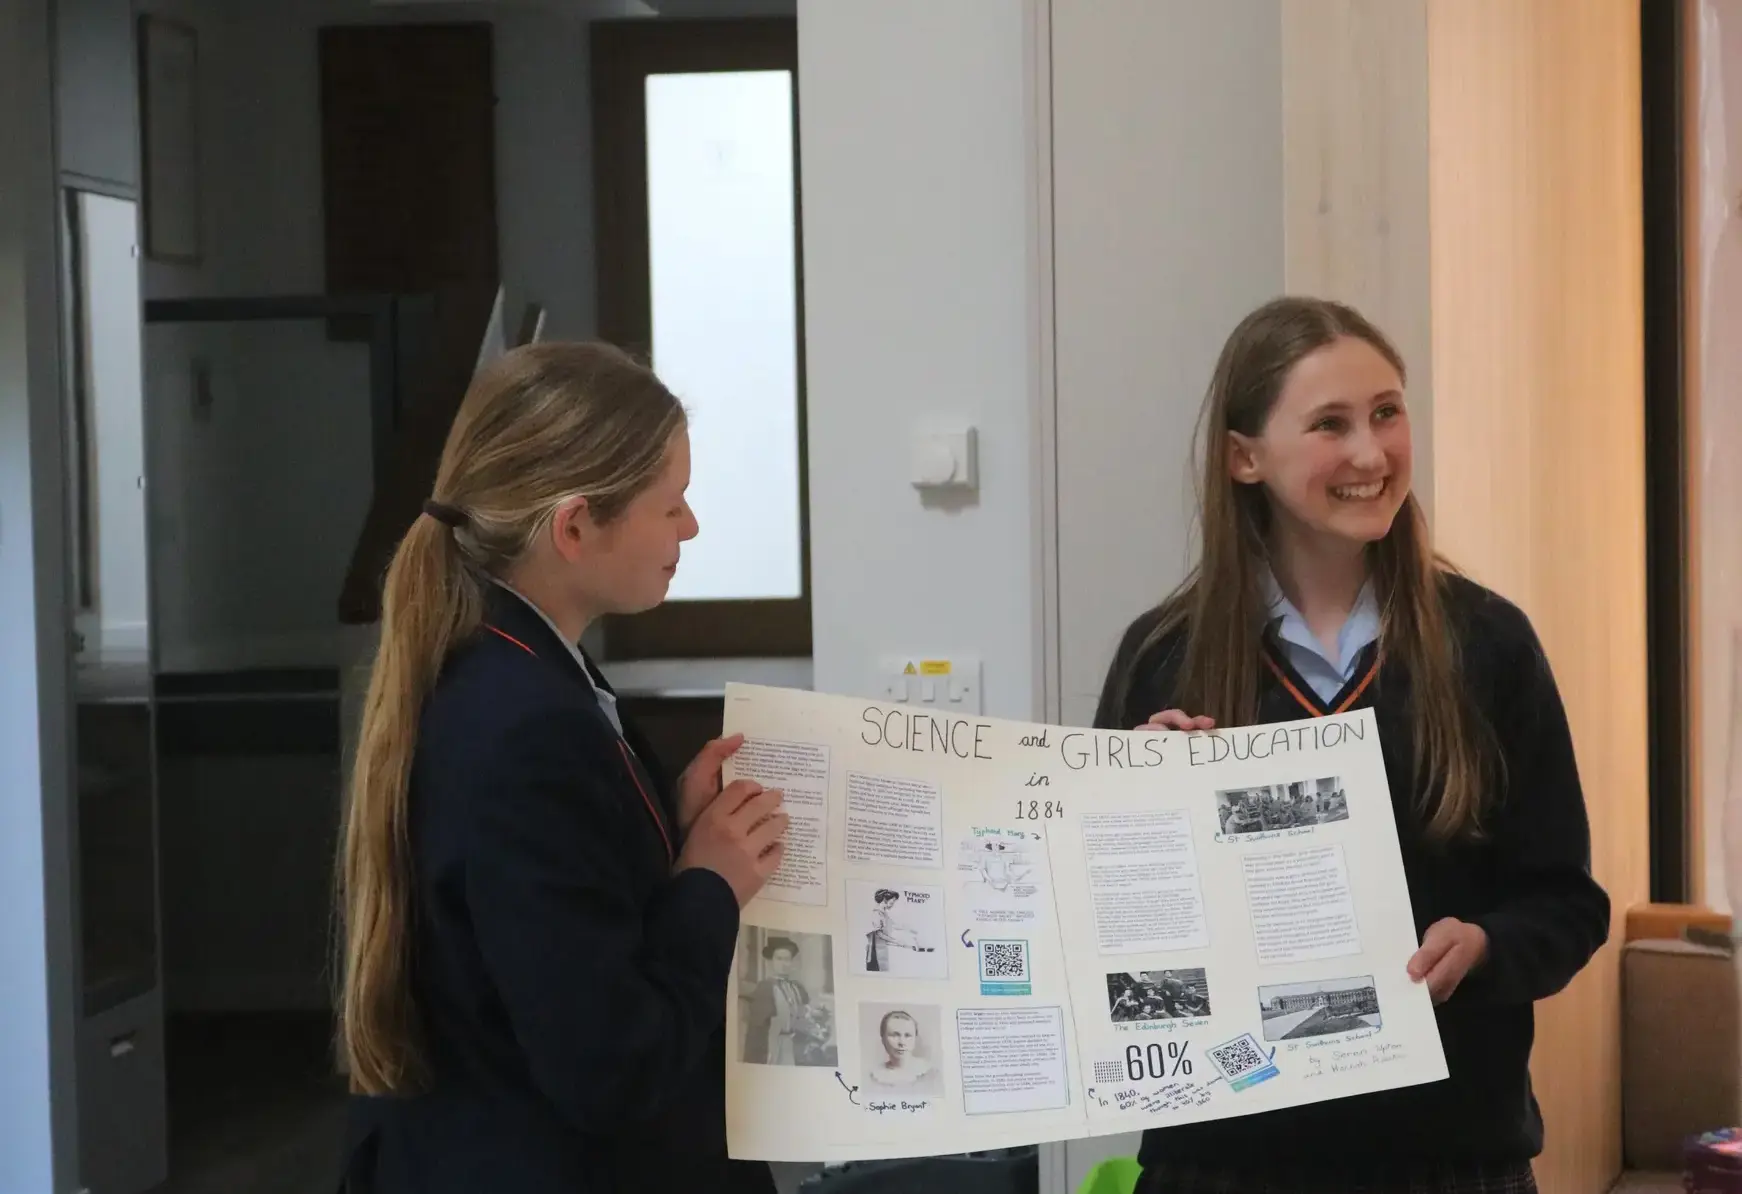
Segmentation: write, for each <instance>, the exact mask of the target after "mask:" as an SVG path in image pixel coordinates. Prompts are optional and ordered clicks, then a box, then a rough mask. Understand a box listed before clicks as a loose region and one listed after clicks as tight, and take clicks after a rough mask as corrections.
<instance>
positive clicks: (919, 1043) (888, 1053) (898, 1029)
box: [859, 1003, 944, 1098]
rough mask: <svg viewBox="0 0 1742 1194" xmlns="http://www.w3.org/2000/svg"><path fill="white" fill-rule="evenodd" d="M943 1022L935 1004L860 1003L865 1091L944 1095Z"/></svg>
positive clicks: (902, 1094) (901, 1094) (861, 1049)
mask: <svg viewBox="0 0 1742 1194" xmlns="http://www.w3.org/2000/svg"><path fill="white" fill-rule="evenodd" d="M942 1024H943V1017H942V1015H941V1014H940V1013H939V1012H938V1009H937V1007H936V1006H935V1005H933V1004H926V1003H861V1004H860V1005H859V1055H860V1056H861V1057H863V1058H864V1059H865V1083H866V1089H867V1092H868V1093H870V1094H872V1095H875V1094H876V1093H877V1092H878V1091H885V1092H893V1093H896V1094H899V1095H900V1096H901V1097H903V1098H906V1097H909V1096H913V1095H941V1094H943V1092H944V1079H943V1057H942V1055H941V1053H940V1050H941V1049H942V1048H943V1040H944V1038H943V1030H942V1027H941V1025H942Z"/></svg>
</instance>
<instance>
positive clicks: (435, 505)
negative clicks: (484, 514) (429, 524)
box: [423, 498, 471, 531]
mask: <svg viewBox="0 0 1742 1194" xmlns="http://www.w3.org/2000/svg"><path fill="white" fill-rule="evenodd" d="M423 512H424V513H425V514H427V515H429V516H430V517H431V518H433V519H435V520H436V521H437V522H439V523H441V524H443V525H444V526H447V527H451V528H452V529H454V530H456V531H457V530H459V529H460V528H461V527H463V526H465V525H466V523H467V522H469V521H471V520H470V519H468V518H467V517H466V512H465V511H464V510H462V509H460V508H459V507H458V506H450V505H448V504H447V503H446V502H438V501H436V500H435V499H433V498H431V499H430V500H429V501H427V502H425V503H424V504H423Z"/></svg>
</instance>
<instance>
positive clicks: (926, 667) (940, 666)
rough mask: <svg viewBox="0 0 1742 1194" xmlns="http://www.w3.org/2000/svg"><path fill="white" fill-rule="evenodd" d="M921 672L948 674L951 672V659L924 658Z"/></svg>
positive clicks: (923, 674) (939, 674) (928, 674)
mask: <svg viewBox="0 0 1742 1194" xmlns="http://www.w3.org/2000/svg"><path fill="white" fill-rule="evenodd" d="M919 674H920V675H922V676H947V675H949V674H950V661H949V660H947V659H922V660H920V664H919Z"/></svg>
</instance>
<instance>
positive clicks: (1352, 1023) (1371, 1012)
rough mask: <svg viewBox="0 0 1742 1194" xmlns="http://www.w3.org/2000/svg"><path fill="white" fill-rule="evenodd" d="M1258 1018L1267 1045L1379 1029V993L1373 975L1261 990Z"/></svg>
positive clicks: (1329, 979) (1287, 984)
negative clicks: (1364, 1029) (1310, 1037)
mask: <svg viewBox="0 0 1742 1194" xmlns="http://www.w3.org/2000/svg"><path fill="white" fill-rule="evenodd" d="M1258 1015H1259V1018H1260V1019H1261V1020H1262V1021H1263V1024H1264V1039H1265V1040H1267V1041H1297V1040H1300V1039H1302V1038H1303V1037H1309V1036H1331V1035H1333V1034H1335V1033H1339V1032H1354V1031H1355V1030H1357V1029H1361V1028H1378V1027H1379V1026H1380V1018H1379V992H1378V991H1377V990H1376V989H1375V988H1374V986H1373V976H1372V975H1371V974H1366V975H1362V976H1360V977H1359V978H1327V979H1320V980H1318V981H1316V982H1307V983H1277V984H1276V985H1275V986H1270V987H1259V988H1258Z"/></svg>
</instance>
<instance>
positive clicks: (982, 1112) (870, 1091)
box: [725, 685, 1446, 1161]
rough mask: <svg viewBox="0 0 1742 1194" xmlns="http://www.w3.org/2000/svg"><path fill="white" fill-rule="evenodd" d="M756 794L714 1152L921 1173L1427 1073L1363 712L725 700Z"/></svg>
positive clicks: (765, 695) (735, 690)
mask: <svg viewBox="0 0 1742 1194" xmlns="http://www.w3.org/2000/svg"><path fill="white" fill-rule="evenodd" d="M725 731H726V733H728V734H731V733H739V732H742V733H743V734H745V735H746V737H747V741H746V743H745V745H744V746H743V747H742V748H741V749H740V751H739V753H738V755H737V757H736V758H735V759H734V760H733V761H732V764H731V766H730V767H729V768H728V771H727V778H728V779H731V778H737V777H748V778H752V779H756V780H758V781H760V782H762V783H764V784H765V785H767V786H770V787H780V788H782V789H783V790H784V791H785V792H786V805H787V809H788V811H789V812H790V813H791V814H792V828H791V830H790V832H789V834H788V845H787V855H786V858H785V859H784V861H783V863H782V866H781V870H780V872H779V873H778V874H777V876H776V877H775V879H774V881H772V882H770V883H769V884H768V886H767V887H765V888H764V889H763V892H762V894H761V895H759V896H758V897H757V898H756V899H755V900H754V901H752V902H751V904H750V905H749V906H748V907H747V908H746V909H745V910H744V915H743V928H742V929H741V931H740V940H739V956H738V965H737V967H736V968H735V970H734V975H733V980H732V987H731V991H730V994H729V998H728V1000H727V1017H726V1019H727V1032H728V1056H727V1065H726V1127H727V1137H728V1147H729V1151H730V1152H731V1155H732V1156H734V1157H738V1158H744V1159H759V1160H771V1161H830V1160H851V1159H858V1158H873V1157H905V1156H930V1155H940V1154H947V1153H960V1152H971V1151H979V1150H984V1149H990V1148H1001V1147H1010V1146H1015V1145H1021V1144H1032V1143H1037V1142H1042V1141H1050V1140H1063V1139H1071V1138H1077V1137H1083V1136H1098V1135H1106V1134H1111V1133H1121V1132H1134V1131H1140V1130H1142V1129H1144V1128H1150V1127H1160V1126H1165V1125H1167V1124H1177V1123H1188V1122H1191V1121H1194V1120H1205V1119H1218V1118H1223V1117H1228V1116H1236V1115H1250V1114H1252V1113H1253V1112H1257V1111H1268V1110H1273V1109H1275V1108H1278V1107H1288V1106H1293V1105H1296V1104H1301V1103H1311V1102H1317V1101H1320V1100H1323V1099H1331V1098H1338V1097H1342V1096H1347V1095H1354V1094H1364V1093H1367V1092H1370V1091H1379V1090H1387V1089H1391V1088H1395V1087H1400V1086H1409V1085H1414V1084H1417V1083H1423V1082H1434V1081H1438V1080H1440V1079H1442V1078H1444V1077H1445V1076H1446V1065H1445V1058H1444V1055H1443V1054H1442V1052H1441V1049H1440V1039H1439V1032H1438V1029H1437V1027H1436V1025H1435V1022H1434V1013H1433V1006H1432V1002H1431V1000H1430V998H1429V996H1428V993H1427V990H1426V988H1425V987H1424V986H1420V985H1417V984H1415V983H1412V982H1411V981H1410V979H1409V977H1408V976H1407V974H1406V973H1405V965H1406V963H1407V962H1408V960H1409V957H1410V955H1411V954H1413V953H1414V952H1415V950H1416V947H1417V944H1418V942H1417V940H1416V935H1415V926H1414V921H1413V918H1412V916H1411V912H1410V903H1409V891H1408V888H1407V886H1406V885H1405V882H1404V875H1403V862H1402V857H1401V854H1400V852H1399V849H1398V842H1397V830H1396V826H1395V824H1394V823H1393V820H1392V811H1391V797H1390V794H1389V789H1388V785H1387V783H1386V778H1385V767H1384V761H1383V759H1382V758H1381V755H1380V750H1379V738H1378V729H1377V726H1376V724H1375V723H1374V720H1373V717H1372V714H1371V713H1370V712H1367V711H1362V712H1358V713H1351V714H1345V715H1341V716H1336V717H1326V718H1320V719H1317V720H1311V721H1303V722H1294V723H1288V724H1284V725H1271V726H1262V727H1253V728H1250V729H1241V730H1231V731H1219V732H1217V733H1214V734H1195V735H1186V734H1176V733H1147V732H1144V733H1114V732H1110V731H1091V730H1075V729H1065V728H1061V727H1058V726H1041V725H1029V724H1024V723H1019V722H1009V721H998V720H993V719H989V718H983V717H976V716H968V715H965V714H952V713H950V712H949V711H948V710H947V709H942V708H939V709H931V708H925V707H917V706H906V705H894V704H888V703H875V702H866V701H859V700H854V699H850V698H844V697H831V696H819V695H816V694H812V693H806V692H797V691H792V690H787V689H774V688H758V687H750V686H745V685H732V686H729V687H728V688H727V690H726V706H725Z"/></svg>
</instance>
